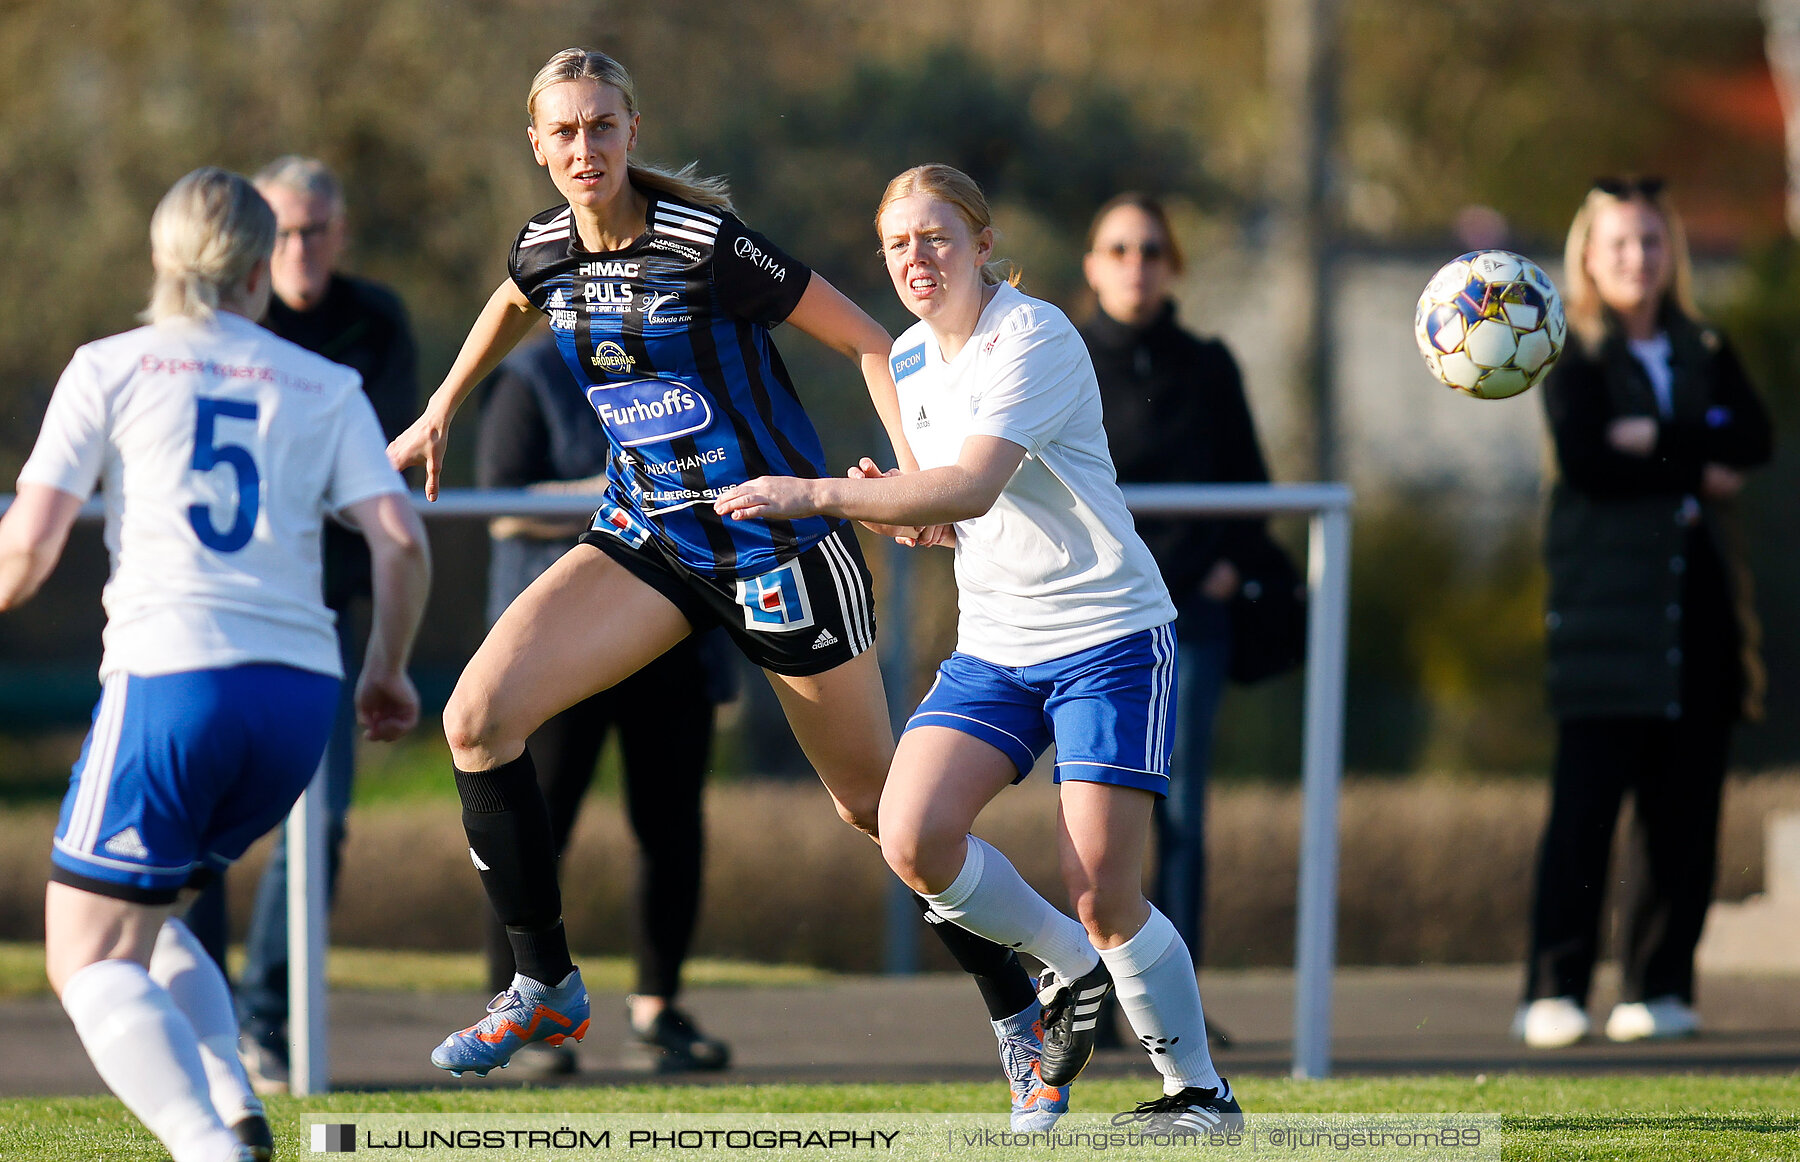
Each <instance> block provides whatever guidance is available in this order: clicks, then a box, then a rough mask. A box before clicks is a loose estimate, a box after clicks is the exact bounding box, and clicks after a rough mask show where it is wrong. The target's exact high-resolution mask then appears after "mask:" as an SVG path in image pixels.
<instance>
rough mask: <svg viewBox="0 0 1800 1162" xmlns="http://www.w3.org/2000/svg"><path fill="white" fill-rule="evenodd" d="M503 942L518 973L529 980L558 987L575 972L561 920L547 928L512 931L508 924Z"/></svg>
mask: <svg viewBox="0 0 1800 1162" xmlns="http://www.w3.org/2000/svg"><path fill="white" fill-rule="evenodd" d="M506 942H507V943H508V944H511V945H512V950H513V963H514V964H515V965H517V966H518V972H519V973H520V974H522V975H524V976H528V977H530V978H531V979H532V980H535V981H540V982H542V983H544V984H548V985H558V984H561V983H562V982H563V979H564V978H565V977H567V976H568V975H569V973H570V972H572V971H574V969H575V965H574V963H573V962H572V961H570V959H569V938H568V935H567V934H566V933H564V932H563V924H562V921H561V920H558V921H557V922H556V923H554V924H552V925H550V927H548V928H515V927H513V926H512V925H510V924H509V925H507V927H506Z"/></svg>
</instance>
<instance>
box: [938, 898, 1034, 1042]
mask: <svg viewBox="0 0 1800 1162" xmlns="http://www.w3.org/2000/svg"><path fill="white" fill-rule="evenodd" d="M913 902H914V903H916V904H917V905H918V906H919V911H920V912H921V913H923V914H924V917H925V926H926V927H927V928H930V929H931V930H932V931H933V932H935V933H937V938H938V939H939V940H942V941H943V942H944V947H945V948H946V949H948V950H949V952H950V955H951V956H952V957H953V958H954V959H955V960H956V963H957V964H959V965H961V966H962V970H963V971H964V972H966V973H968V974H969V975H970V976H972V977H974V978H975V987H976V988H978V989H980V990H981V999H982V1002H983V1003H984V1004H986V1005H987V1011H988V1019H989V1020H993V1021H1004V1020H1006V1018H1008V1017H1011V1016H1015V1015H1016V1014H1019V1013H1022V1012H1024V1011H1025V1009H1026V1007H1027V1006H1028V1005H1030V1004H1031V1002H1032V1001H1034V1000H1036V999H1037V993H1036V992H1035V991H1034V990H1033V989H1032V987H1031V977H1029V976H1027V975H1026V973H1025V966H1024V965H1022V964H1020V963H1019V954H1018V953H1016V952H1014V951H1013V950H1012V949H1010V948H1007V947H1006V946H1005V945H1002V944H996V943H994V942H993V941H992V940H989V939H988V938H987V937H985V936H977V935H975V933H973V932H971V931H969V930H968V929H967V928H964V927H963V926H962V925H960V924H954V923H952V922H950V921H949V920H946V919H944V918H943V917H942V916H939V915H937V914H936V913H935V912H933V911H932V910H931V902H930V901H929V900H927V899H926V898H925V897H924V896H921V895H919V893H917V892H914V893H913Z"/></svg>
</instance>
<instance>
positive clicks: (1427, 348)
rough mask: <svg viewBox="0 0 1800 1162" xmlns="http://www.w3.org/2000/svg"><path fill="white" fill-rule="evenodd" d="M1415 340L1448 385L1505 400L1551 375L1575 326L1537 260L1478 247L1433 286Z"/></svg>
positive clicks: (1418, 314) (1416, 322) (1416, 318)
mask: <svg viewBox="0 0 1800 1162" xmlns="http://www.w3.org/2000/svg"><path fill="white" fill-rule="evenodd" d="M1413 335H1414V337H1415V338H1417V339H1418V341H1419V354H1421V355H1423V356H1424V357H1425V366H1426V367H1428V368H1429V369H1430V370H1431V374H1433V375H1435V376H1437V378H1438V379H1439V380H1440V381H1442V382H1443V384H1444V385H1445V386H1447V387H1453V388H1455V389H1456V390H1457V391H1460V392H1463V393H1465V394H1467V395H1472V396H1475V397H1476V398H1477V399H1505V398H1506V397H1508V396H1512V395H1518V394H1519V393H1520V392H1522V391H1525V390H1527V389H1529V388H1531V387H1533V386H1535V385H1536V384H1537V383H1538V382H1539V381H1540V380H1542V379H1543V378H1544V376H1545V375H1547V374H1549V371H1550V367H1551V365H1552V364H1554V363H1555V362H1556V358H1557V356H1559V355H1561V354H1562V350H1563V342H1564V340H1566V339H1567V338H1568V322H1567V321H1566V320H1565V319H1564V318H1563V306H1562V298H1561V296H1559V295H1558V294H1557V293H1556V285H1555V284H1554V283H1552V282H1551V281H1550V276H1549V275H1547V274H1545V273H1544V271H1543V268H1541V267H1539V266H1538V264H1537V263H1535V262H1533V261H1531V259H1529V258H1526V257H1525V256H1523V255H1520V254H1514V253H1513V252H1512V251H1510V250H1476V251H1471V252H1470V253H1468V254H1465V255H1463V256H1462V257H1461V258H1458V259H1456V260H1455V261H1453V262H1449V263H1446V264H1445V265H1444V267H1443V269H1441V270H1439V271H1438V272H1437V273H1436V274H1434V275H1432V276H1431V281H1430V282H1428V283H1426V284H1425V293H1424V294H1422V295H1420V296H1419V307H1418V310H1416V311H1415V312H1414V313H1413Z"/></svg>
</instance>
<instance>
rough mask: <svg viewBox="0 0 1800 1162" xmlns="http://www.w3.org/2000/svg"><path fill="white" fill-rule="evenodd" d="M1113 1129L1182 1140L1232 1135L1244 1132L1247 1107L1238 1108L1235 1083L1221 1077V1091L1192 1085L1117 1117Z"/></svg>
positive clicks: (1142, 1104) (1114, 1117) (1142, 1103)
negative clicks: (1123, 1129)
mask: <svg viewBox="0 0 1800 1162" xmlns="http://www.w3.org/2000/svg"><path fill="white" fill-rule="evenodd" d="M1113 1125H1115V1126H1126V1125H1130V1126H1134V1127H1135V1128H1137V1129H1138V1130H1139V1132H1140V1133H1146V1134H1169V1135H1174V1136H1178V1137H1205V1136H1207V1135H1209V1134H1229V1133H1233V1132H1236V1131H1239V1130H1242V1129H1243V1128H1244V1107H1242V1106H1240V1105H1238V1101H1237V1095H1236V1094H1234V1093H1232V1092H1231V1083H1230V1082H1229V1081H1226V1080H1225V1079H1224V1078H1223V1077H1221V1078H1219V1088H1218V1089H1202V1088H1201V1087H1199V1086H1197V1085H1190V1086H1188V1087H1187V1088H1186V1089H1184V1090H1182V1091H1181V1092H1180V1093H1168V1094H1164V1095H1163V1096H1161V1097H1159V1098H1156V1099H1154V1100H1152V1101H1147V1102H1141V1103H1139V1105H1138V1107H1137V1109H1135V1110H1128V1111H1126V1112H1125V1113H1122V1114H1114V1115H1113Z"/></svg>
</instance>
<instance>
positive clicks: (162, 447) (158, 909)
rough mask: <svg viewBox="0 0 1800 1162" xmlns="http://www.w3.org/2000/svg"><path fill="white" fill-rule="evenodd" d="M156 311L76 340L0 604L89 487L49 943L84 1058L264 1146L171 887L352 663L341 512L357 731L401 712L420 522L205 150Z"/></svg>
mask: <svg viewBox="0 0 1800 1162" xmlns="http://www.w3.org/2000/svg"><path fill="white" fill-rule="evenodd" d="M150 238H151V250H152V257H153V258H154V261H155V267H156V286H155V290H154V291H153V292H152V296H151V300H150V308H149V310H148V311H146V312H145V317H146V318H147V319H148V320H149V325H148V326H145V327H140V328H138V329H137V330H135V331H129V332H126V333H125V334H122V335H115V336H113V337H112V338H110V339H102V340H100V341H99V342H96V343H90V344H88V345H87V346H85V347H83V348H81V349H80V350H79V351H77V352H76V353H75V358H74V359H73V360H72V361H71V362H70V364H69V367H68V370H67V371H65V372H64V373H63V376H62V379H61V380H60V381H59V382H58V383H57V385H56V392H55V394H54V395H53V396H52V397H51V400H50V407H49V411H48V413H47V414H46V415H45V417H44V426H43V430H42V431H41V433H40V434H39V436H38V441H37V445H36V447H35V448H34V449H33V451H32V454H31V458H30V459H29V460H28V461H27V462H26V464H25V467H24V469H23V470H22V471H21V472H20V473H19V486H18V496H17V499H16V500H15V501H14V502H13V504H12V506H11V507H10V508H9V509H8V510H7V512H6V516H5V518H4V519H3V520H0V609H11V608H13V607H15V606H17V605H18V604H20V603H21V602H23V601H25V600H26V599H27V598H29V597H30V596H31V595H32V594H33V593H35V592H37V590H38V588H39V587H40V586H41V585H42V584H43V583H44V580H45V579H46V578H47V577H48V576H49V575H50V571H51V570H52V569H53V568H54V567H55V565H56V561H57V558H58V557H59V556H60V555H61V553H62V547H63V545H64V543H65V542H66V540H67V538H68V534H69V528H70V526H71V525H72V524H73V523H74V521H75V517H76V514H77V512H78V511H79V510H80V508H81V506H82V503H83V502H84V501H85V500H86V499H87V498H88V497H89V496H90V495H91V494H92V493H93V491H94V489H95V487H96V485H97V484H99V485H101V486H102V487H103V493H104V496H105V502H106V546H107V549H108V552H109V553H110V555H111V558H112V574H111V577H110V579H109V580H108V581H107V584H106V590H105V596H104V601H105V605H106V615H107V622H106V631H105V653H104V656H103V658H102V661H101V663H100V677H101V681H102V692H101V695H100V703H99V705H98V706H97V707H96V708H95V711H94V726H93V729H92V731H91V732H90V733H89V734H88V738H87V742H86V744H85V745H84V746H83V748H82V754H81V758H80V760H78V761H77V763H76V764H75V771H74V777H73V778H72V779H71V780H70V784H69V792H68V796H67V798H66V799H64V801H63V808H62V817H61V820H60V821H59V823H58V825H57V829H56V839H55V842H54V845H53V848H52V851H51V864H52V870H51V873H50V879H51V883H50V887H49V891H48V893H47V895H46V898H45V908H44V911H45V918H44V929H45V940H44V943H45V959H46V963H47V969H48V973H49V977H50V985H51V987H52V988H54V989H55V990H56V992H57V995H58V996H60V997H61V998H62V1003H63V1008H64V1009H65V1010H67V1011H68V1014H69V1017H70V1019H71V1020H72V1021H73V1022H74V1025H75V1030H76V1032H77V1033H79V1034H80V1036H81V1042H82V1045H83V1046H84V1047H85V1048H86V1049H87V1052H88V1056H89V1057H90V1058H92V1059H93V1062H94V1066H95V1068H96V1069H97V1070H99V1072H100V1076H101V1077H102V1078H103V1079H104V1080H105V1081H106V1084H107V1085H108V1086H110V1087H111V1089H112V1091H113V1092H114V1093H116V1094H117V1095H118V1096H119V1098H120V1099H121V1100H123V1101H124V1103H125V1104H126V1106H127V1107H129V1108H130V1109H131V1111H132V1112H133V1113H134V1114H136V1115H137V1116H138V1117H139V1118H141V1119H143V1121H144V1124H145V1125H147V1126H149V1128H150V1130H151V1131H152V1132H153V1133H154V1134H155V1135H156V1136H157V1137H158V1138H159V1139H161V1141H162V1143H163V1144H164V1145H165V1146H167V1147H168V1150H169V1153H170V1154H171V1155H173V1156H174V1158H175V1160H176V1162H226V1160H232V1162H238V1160H242V1159H267V1158H268V1157H269V1154H270V1151H271V1149H272V1147H273V1139H272V1138H271V1136H270V1133H269V1126H268V1122H267V1120H266V1119H265V1117H264V1114H263V1107H262V1103H261V1102H260V1101H259V1100H258V1099H257V1098H256V1097H255V1095H254V1094H252V1093H251V1090H250V1083H249V1080H248V1078H246V1077H245V1076H244V1071H243V1067H242V1066H241V1065H239V1063H238V1057H237V1041H238V1027H237V1017H236V1014H235V1013H234V1012H233V1010H232V1004H231V992H230V989H229V987H228V986H227V985H226V983H225V978H224V976H222V975H221V974H220V972H219V970H218V968H217V966H216V965H215V964H214V963H213V960H212V958H211V957H209V956H208V955H207V954H206V953H205V952H204V951H203V950H202V949H201V947H200V945H199V942H198V941H197V940H195V938H194V935H193V933H191V932H189V931H188V930H187V928H186V927H185V926H184V925H183V924H182V923H181V921H180V920H177V919H172V918H171V917H170V911H171V907H172V905H173V904H174V903H175V901H176V898H177V896H178V894H179V893H181V892H182V891H183V889H185V888H189V887H197V886H201V885H202V884H203V883H204V882H205V881H206V880H208V879H210V878H211V877H214V876H216V875H218V874H219V873H220V872H222V871H223V870H224V869H225V868H226V867H227V866H229V865H230V864H231V862H232V861H233V860H235V859H237V858H238V856H240V855H242V854H243V853H244V850H245V848H247V847H249V845H250V844H251V842H252V841H254V840H255V839H256V838H257V837H259V836H260V835H262V834H263V833H264V832H266V831H268V830H269V829H270V828H271V827H273V826H275V824H277V823H279V822H280V821H281V818H282V816H284V815H286V814H287V812H288V809H289V808H290V807H292V806H293V804H294V800H295V799H297V798H298V797H299V795H300V792H301V791H302V790H303V789H304V788H305V787H306V784H307V782H308V781H309V780H310V779H311V777H312V774H313V771H314V769H315V768H316V767H317V766H318V763H319V756H320V755H321V754H322V753H323V752H324V749H325V741H326V738H327V736H328V735H329V734H330V732H331V724H332V718H333V716H334V714H335V712H336V706H337V697H338V695H337V690H338V684H339V682H340V681H341V679H342V676H343V669H342V663H341V660H340V657H339V653H338V645H337V636H336V634H335V633H334V632H333V629H332V615H331V613H330V611H329V610H327V609H326V608H325V605H324V602H323V600H322V598H321V587H320V564H319V542H320V532H321V528H322V525H323V522H324V520H325V518H326V517H327V516H328V515H333V514H335V515H336V516H338V517H339V518H340V519H343V520H345V521H346V522H347V523H350V524H352V525H354V526H355V527H357V528H359V529H360V530H361V531H362V533H363V535H364V536H365V537H366V538H367V539H368V541H369V548H370V555H371V558H372V561H373V565H374V578H375V610H374V624H373V627H372V628H371V631H370V635H369V647H368V655H367V658H366V660H365V661H364V662H363V669H362V676H361V678H360V680H359V681H358V682H357V688H356V707H357V715H358V717H359V718H360V719H361V721H362V723H363V726H364V728H365V730H366V731H367V733H368V736H369V737H370V738H375V739H391V738H396V737H398V736H399V735H401V734H403V733H404V732H406V731H407V730H409V729H411V728H412V726H413V724H414V723H415V722H417V721H418V717H419V698H418V694H417V693H416V692H415V691H414V689H413V686H412V683H411V681H410V680H408V678H407V676H406V670H405V666H406V660H407V657H408V655H409V654H410V652H411V649H412V641H413V635H414V632H415V631H416V630H417V628H418V623H419V615H420V614H421V613H422V612H423V609H424V604H425V595H426V590H427V587H428V585H429V572H430V570H429V564H428V561H427V557H426V549H425V534H424V530H423V529H422V528H421V527H420V525H419V520H418V516H417V515H416V514H415V513H414V512H413V510H412V505H411V503H410V501H409V500H408V498H407V495H406V485H405V482H404V481H402V480H401V478H400V476H399V474H398V473H397V472H395V471H394V470H393V469H392V468H391V467H389V465H388V462H387V456H386V447H385V441H384V440H383V437H382V434H381V427H380V425H379V424H378V423H377V422H376V419H375V412H374V409H373V408H371V407H370V406H369V402H368V399H367V398H366V397H365V396H364V395H363V393H362V391H361V383H360V380H359V379H358V377H357V374H356V373H355V372H354V371H351V370H350V369H349V368H346V367H340V366H338V365H337V364H335V363H330V362H328V361H326V360H325V359H323V358H321V357H319V356H317V355H313V354H312V353H310V352H308V351H305V350H303V349H301V348H300V347H297V346H295V345H294V344H292V343H289V342H287V341H286V340H283V339H278V338H276V337H275V336H274V335H272V334H270V333H269V332H267V331H265V330H263V329H262V328H261V327H259V326H257V325H256V324H255V323H253V322H252V321H251V320H252V319H254V318H258V317H260V316H261V315H262V312H263V309H264V308H265V307H266V306H267V304H268V298H269V255H270V252H271V250H272V249H273V246H274V242H275V215H274V214H273V212H272V211H271V210H270V209H269V207H268V204H267V203H266V202H264V201H263V199H262V197H261V196H260V195H258V194H257V192H256V191H255V189H254V188H253V187H252V186H251V185H250V183H249V182H248V181H246V180H245V179H243V178H241V177H239V176H238V175H236V174H231V173H226V172H225V171H223V170H218V169H201V170H196V171H194V172H193V173H191V174H189V175H187V176H186V177H184V178H182V179H181V180H180V181H179V182H177V183H175V185H174V187H173V188H172V189H170V190H169V192H168V194H166V195H165V196H164V198H163V200H162V202H161V204H160V205H158V206H157V209H156V214H155V216H154V217H153V218H152V219H151V223H150Z"/></svg>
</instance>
